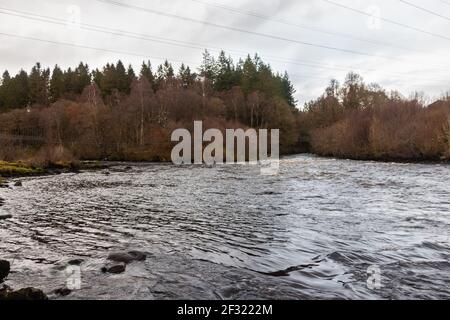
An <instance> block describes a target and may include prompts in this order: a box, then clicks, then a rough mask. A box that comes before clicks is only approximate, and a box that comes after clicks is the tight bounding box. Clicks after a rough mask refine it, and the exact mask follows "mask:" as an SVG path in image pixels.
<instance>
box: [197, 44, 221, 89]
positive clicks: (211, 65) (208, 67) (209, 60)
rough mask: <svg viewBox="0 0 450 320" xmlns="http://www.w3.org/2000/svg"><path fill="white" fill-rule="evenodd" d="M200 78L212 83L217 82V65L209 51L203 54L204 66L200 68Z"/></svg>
mask: <svg viewBox="0 0 450 320" xmlns="http://www.w3.org/2000/svg"><path fill="white" fill-rule="evenodd" d="M199 72H200V76H201V77H204V78H206V79H207V80H209V81H211V82H212V83H214V82H215V80H216V75H217V72H218V71H217V64H216V61H215V59H214V57H213V56H212V55H211V54H210V53H209V51H208V50H205V52H204V53H203V60H202V64H201V65H200V68H199Z"/></svg>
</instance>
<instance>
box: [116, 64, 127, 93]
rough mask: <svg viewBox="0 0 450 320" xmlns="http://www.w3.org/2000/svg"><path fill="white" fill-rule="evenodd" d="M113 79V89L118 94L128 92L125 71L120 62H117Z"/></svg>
mask: <svg viewBox="0 0 450 320" xmlns="http://www.w3.org/2000/svg"><path fill="white" fill-rule="evenodd" d="M114 78H115V83H116V86H115V89H117V90H119V92H123V93H129V92H130V85H131V84H130V83H128V76H127V71H126V70H125V66H124V65H123V63H122V61H120V60H119V61H118V62H117V65H116V72H115V75H114Z"/></svg>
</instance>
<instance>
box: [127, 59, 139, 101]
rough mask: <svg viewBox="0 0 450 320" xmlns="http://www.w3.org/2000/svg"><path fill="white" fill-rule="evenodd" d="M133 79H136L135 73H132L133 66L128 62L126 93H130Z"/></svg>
mask: <svg viewBox="0 0 450 320" xmlns="http://www.w3.org/2000/svg"><path fill="white" fill-rule="evenodd" d="M135 80H137V78H136V74H135V73H134V70H133V67H132V66H131V64H130V65H129V66H128V70H127V88H129V89H128V91H127V93H128V94H129V93H130V91H131V85H132V83H133V82H134V81H135Z"/></svg>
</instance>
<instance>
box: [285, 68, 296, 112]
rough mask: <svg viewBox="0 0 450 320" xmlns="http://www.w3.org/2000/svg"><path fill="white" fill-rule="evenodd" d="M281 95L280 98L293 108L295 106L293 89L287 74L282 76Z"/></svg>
mask: <svg viewBox="0 0 450 320" xmlns="http://www.w3.org/2000/svg"><path fill="white" fill-rule="evenodd" d="M281 83H282V89H283V94H282V98H283V99H284V100H285V101H286V102H287V103H288V104H289V105H290V106H291V107H293V108H295V106H296V105H297V99H295V92H296V90H295V87H294V85H293V84H292V82H291V80H290V79H289V75H288V74H287V72H285V73H284V76H283V78H282V80H281Z"/></svg>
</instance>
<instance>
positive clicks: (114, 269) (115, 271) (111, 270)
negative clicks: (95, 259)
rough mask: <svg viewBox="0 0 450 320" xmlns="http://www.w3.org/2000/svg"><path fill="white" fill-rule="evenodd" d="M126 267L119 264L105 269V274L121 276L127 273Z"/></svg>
mask: <svg viewBox="0 0 450 320" xmlns="http://www.w3.org/2000/svg"><path fill="white" fill-rule="evenodd" d="M125 269H126V266H125V265H124V264H117V265H114V266H111V267H107V266H106V267H103V268H102V272H103V273H112V274H120V273H123V272H125Z"/></svg>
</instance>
